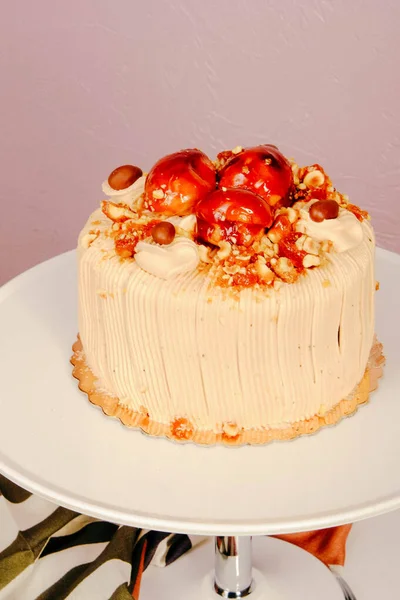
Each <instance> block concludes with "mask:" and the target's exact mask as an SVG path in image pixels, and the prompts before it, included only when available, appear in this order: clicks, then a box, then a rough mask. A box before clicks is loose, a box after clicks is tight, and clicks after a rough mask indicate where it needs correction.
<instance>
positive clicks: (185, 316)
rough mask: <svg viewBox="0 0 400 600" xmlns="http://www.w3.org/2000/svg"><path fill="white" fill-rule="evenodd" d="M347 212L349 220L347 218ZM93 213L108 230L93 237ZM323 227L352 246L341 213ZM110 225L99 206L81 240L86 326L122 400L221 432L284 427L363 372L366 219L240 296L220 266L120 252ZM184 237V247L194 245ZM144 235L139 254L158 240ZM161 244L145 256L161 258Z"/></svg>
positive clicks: (106, 385)
mask: <svg viewBox="0 0 400 600" xmlns="http://www.w3.org/2000/svg"><path fill="white" fill-rule="evenodd" d="M344 219H347V217H342V216H340V217H339V221H338V222H339V223H340V224H341V225H340V227H342V226H343V224H344V223H347V222H349V223H350V221H349V219H347V221H346V220H345V221H344ZM303 220H304V222H305V223H306V225H307V226H309V225H310V223H309V220H307V218H306V217H305V218H304V219H303ZM93 221H95V222H96V223H99V224H98V225H96V229H97V230H98V231H99V234H98V235H97V237H96V239H94V240H92V241H91V242H90V244H88V238H87V235H88V234H89V235H92V234H91V233H90V232H91V230H92V229H93ZM351 223H353V221H352V219H351ZM315 225H316V226H317V227H316V228H315V229H316V234H315V233H314V230H313V234H312V236H313V237H316V235H318V236H319V233H318V232H320V231H324V234H322V233H321V238H323V239H332V238H334V239H332V241H334V240H339V248H343V244H342V242H341V241H340V240H342V238H341V237H340V235H342V234H340V235H339V234H338V235H337V236H336V237H335V235H336V233H337V232H336V233H335V230H334V229H332V228H331V226H332V221H330V222H326V224H325V228H323V229H320V226H321V224H315ZM322 225H323V223H322ZM109 226H110V222H109V220H108V219H107V218H106V217H105V216H104V215H103V214H102V213H101V211H96V212H95V213H94V214H93V215H92V217H91V218H90V219H89V221H88V223H87V224H86V226H85V227H84V229H83V230H82V232H81V235H80V238H79V243H78V273H79V331H80V335H81V339H82V343H83V347H84V351H85V355H86V360H87V363H88V365H89V367H90V368H91V369H92V371H93V372H94V374H95V375H96V376H97V377H98V378H99V381H98V385H99V387H101V388H102V389H103V390H106V391H107V392H108V393H110V394H112V395H115V396H117V397H119V398H120V401H121V403H122V404H124V405H126V406H128V407H130V408H132V409H134V410H136V411H139V410H141V409H143V407H145V408H146V410H147V411H148V413H149V414H150V416H151V418H152V419H154V420H156V421H158V422H160V423H169V422H170V421H171V420H173V419H174V418H176V417H180V416H184V417H187V418H189V419H190V420H191V421H192V422H193V424H194V425H195V426H196V427H198V428H200V429H213V430H214V431H221V430H222V427H223V424H224V423H227V422H233V423H236V424H237V425H238V426H239V427H244V428H246V429H247V428H256V429H259V428H268V427H285V426H286V425H287V424H288V423H292V422H295V421H298V420H302V419H307V418H310V417H311V416H313V415H315V414H317V413H321V412H324V411H325V410H329V409H330V408H331V407H332V406H334V405H335V404H336V403H337V402H338V401H339V400H341V399H342V398H345V397H346V396H347V395H348V394H349V393H350V392H351V391H352V390H353V388H354V386H355V385H356V384H357V383H358V382H359V381H360V380H361V378H362V376H363V373H364V370H365V367H366V364H367V360H368V355H369V352H370V348H371V345H372V341H373V334H374V291H375V277H374V247H375V245H374V235H373V231H372V228H371V226H370V224H369V222H367V221H364V222H362V223H360V224H359V227H358V229H359V230H360V231H361V234H362V235H361V240H360V242H359V243H358V244H357V245H353V246H351V247H348V249H347V252H344V251H342V252H341V253H339V252H338V253H336V252H332V253H330V254H327V255H326V261H325V264H324V265H323V266H321V267H319V268H316V269H312V270H310V271H309V272H308V273H307V275H306V276H304V277H300V279H299V280H298V281H297V282H296V283H295V284H293V285H286V284H283V285H282V287H281V288H280V289H279V290H276V289H269V290H268V291H266V292H263V291H261V290H255V289H250V288H248V289H245V290H243V291H242V292H241V293H240V294H239V297H233V296H231V295H230V294H229V293H228V292H227V290H222V289H221V288H218V287H217V286H213V285H212V270H211V271H210V273H209V274H206V273H205V272H203V271H200V270H199V269H196V268H194V270H191V271H190V272H185V273H181V274H179V275H176V276H174V277H170V278H169V279H167V280H165V279H161V278H159V277H161V275H160V276H158V277H153V276H152V275H150V274H149V273H147V272H146V271H145V270H143V268H140V267H139V266H138V262H139V261H138V259H137V258H136V261H135V260H134V259H133V260H132V259H128V260H124V261H121V260H120V258H119V257H118V256H117V255H116V254H115V250H114V247H113V243H112V240H111V239H110V238H109V237H107V236H106V234H105V232H106V231H107V230H108V229H109ZM311 227H313V225H311ZM328 227H330V229H329V231H328ZM333 227H335V225H334V226H333ZM336 227H337V226H336ZM351 227H353V225H351ZM355 229H356V228H354V231H355ZM355 235H358V234H355ZM353 237H354V236H353ZM183 239H184V238H180V237H178V238H177V240H176V242H175V246H178V249H179V246H180V245H181V246H180V248H181V249H184V250H185V252H186V251H188V249H189V245H188V244H186V242H187V241H190V240H186V242H182V241H179V240H183ZM317 239H319V238H317ZM192 243H193V242H192ZM334 243H335V241H334ZM141 244H142V245H141V246H139V245H138V248H137V249H138V255H137V257H138V256H139V255H140V253H141V252H142V253H143V252H144V254H145V255H146V252H148V250H149V249H148V242H142V243H141ZM184 244H186V245H184ZM150 245H151V244H150ZM143 247H144V249H143ZM141 248H142V249H141ZM190 248H192V246H191V245H190ZM158 250H159V247H157V250H156V251H154V250H153V249H151V250H150V254H149V253H148V254H147V256H148V257H149V256H150V258H148V259H146V260H150V262H151V261H153V265H154V264H156V263H157V261H158V260H159V257H160V255H159V254H158ZM152 252H153V253H154V252H155V254H153V255H152V254H151V253H152ZM166 252H167V254H166V256H167V259H166V260H167V264H168V261H169V260H170V258H168V250H167V251H166ZM173 252H176V250H172V253H173ZM190 252H192V250H190ZM163 255H164V253H163ZM162 260H165V259H164V258H163V259H162ZM157 268H158V267H157ZM163 272H164V274H165V271H163Z"/></svg>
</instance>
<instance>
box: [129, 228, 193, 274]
mask: <svg viewBox="0 0 400 600" xmlns="http://www.w3.org/2000/svg"><path fill="white" fill-rule="evenodd" d="M135 261H136V263H137V264H138V265H139V267H140V268H141V269H144V271H147V273H150V274H151V275H155V276H156V277H160V278H161V279H170V278H171V277H174V276H176V275H179V274H180V273H185V272H186V271H194V269H196V267H197V265H198V264H199V261H200V258H199V251H198V246H197V244H195V243H194V242H193V241H192V240H190V239H188V238H186V237H176V238H175V239H174V241H173V242H172V243H171V244H168V245H166V246H160V245H159V244H156V243H154V242H153V241H150V240H144V241H142V242H139V243H138V244H137V246H136V254H135Z"/></svg>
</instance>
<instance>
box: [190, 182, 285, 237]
mask: <svg viewBox="0 0 400 600" xmlns="http://www.w3.org/2000/svg"><path fill="white" fill-rule="evenodd" d="M196 216H197V233H198V237H199V239H201V240H203V241H205V242H208V243H211V244H214V245H217V246H218V245H220V243H221V241H223V240H227V241H229V242H231V243H233V244H238V245H241V246H249V245H250V244H252V243H253V242H254V241H255V240H256V239H257V238H259V237H261V236H262V235H263V233H264V230H265V229H266V228H268V227H270V226H271V225H272V221H273V217H272V211H271V208H270V206H269V205H268V204H267V202H266V201H265V200H264V199H263V198H262V197H261V196H258V195H257V194H254V193H253V192H250V191H248V190H242V189H235V188H231V189H220V190H214V191H213V192H211V193H210V194H208V195H207V196H206V197H205V198H204V199H203V200H201V201H200V202H199V203H198V204H197V206H196Z"/></svg>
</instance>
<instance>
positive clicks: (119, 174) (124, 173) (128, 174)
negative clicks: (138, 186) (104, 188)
mask: <svg viewBox="0 0 400 600" xmlns="http://www.w3.org/2000/svg"><path fill="white" fill-rule="evenodd" d="M142 175H143V171H142V169H139V167H136V166H134V165H123V166H122V167H117V168H116V169H114V171H113V172H112V173H111V174H110V176H109V178H108V185H109V186H110V188H112V189H113V190H117V191H119V190H125V189H126V188H128V187H130V186H131V185H132V184H133V183H135V181H137V180H138V179H139V177H141V176H142Z"/></svg>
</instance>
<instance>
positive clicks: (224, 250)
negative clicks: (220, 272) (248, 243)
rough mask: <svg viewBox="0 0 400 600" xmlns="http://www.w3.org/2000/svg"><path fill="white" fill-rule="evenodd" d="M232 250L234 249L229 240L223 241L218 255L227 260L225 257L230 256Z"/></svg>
mask: <svg viewBox="0 0 400 600" xmlns="http://www.w3.org/2000/svg"><path fill="white" fill-rule="evenodd" d="M231 251H232V246H231V245H230V243H229V242H225V241H224V242H221V243H220V249H219V250H218V252H217V256H218V258H219V259H220V260H225V258H228V256H229V255H230V253H231Z"/></svg>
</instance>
